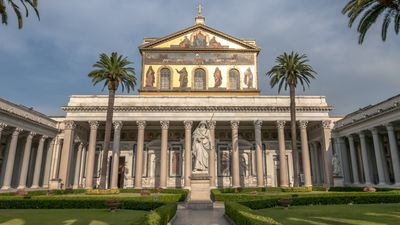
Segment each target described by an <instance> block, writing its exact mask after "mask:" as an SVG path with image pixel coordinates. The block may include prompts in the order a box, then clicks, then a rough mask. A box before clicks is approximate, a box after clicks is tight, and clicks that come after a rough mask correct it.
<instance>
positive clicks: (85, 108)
mask: <svg viewBox="0 0 400 225" xmlns="http://www.w3.org/2000/svg"><path fill="white" fill-rule="evenodd" d="M62 109H63V110H64V111H65V112H106V111H107V106H66V107H62ZM332 109H333V108H332V107H331V106H299V107H297V109H296V112H298V113H305V112H314V113H321V112H322V113H326V112H330V111H331V110H332ZM114 112H261V113H262V112H269V113H271V112H272V113H289V112H290V108H289V106H114Z"/></svg>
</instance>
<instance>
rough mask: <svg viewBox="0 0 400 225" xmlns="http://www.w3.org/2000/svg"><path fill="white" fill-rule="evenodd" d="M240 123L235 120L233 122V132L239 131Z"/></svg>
mask: <svg viewBox="0 0 400 225" xmlns="http://www.w3.org/2000/svg"><path fill="white" fill-rule="evenodd" d="M239 123H240V122H239V121H237V120H233V121H231V128H232V130H237V129H239Z"/></svg>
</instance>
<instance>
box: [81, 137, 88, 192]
mask: <svg viewBox="0 0 400 225" xmlns="http://www.w3.org/2000/svg"><path fill="white" fill-rule="evenodd" d="M86 159H87V143H85V144H84V145H83V149H82V159H81V169H80V174H79V180H80V182H82V181H83V178H84V177H85V174H86V167H87V166H86V165H87V160H86ZM85 185H86V182H85V183H83V182H82V185H81V186H82V187H84V186H85Z"/></svg>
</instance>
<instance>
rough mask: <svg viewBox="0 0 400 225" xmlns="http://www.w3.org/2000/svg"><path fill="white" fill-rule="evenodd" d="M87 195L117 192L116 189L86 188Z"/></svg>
mask: <svg viewBox="0 0 400 225" xmlns="http://www.w3.org/2000/svg"><path fill="white" fill-rule="evenodd" d="M85 194H87V195H115V194H119V190H118V189H88V190H86V193H85Z"/></svg>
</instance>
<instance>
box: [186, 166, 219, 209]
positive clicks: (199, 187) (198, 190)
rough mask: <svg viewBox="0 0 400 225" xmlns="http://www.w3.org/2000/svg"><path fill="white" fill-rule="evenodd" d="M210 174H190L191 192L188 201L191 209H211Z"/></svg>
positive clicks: (187, 205)
mask: <svg viewBox="0 0 400 225" xmlns="http://www.w3.org/2000/svg"><path fill="white" fill-rule="evenodd" d="M210 178H211V177H210V176H209V175H208V174H205V173H194V174H192V176H190V180H191V182H190V186H191V189H190V194H189V198H188V201H187V203H186V208H189V209H211V208H213V202H212V201H211V191H210Z"/></svg>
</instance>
